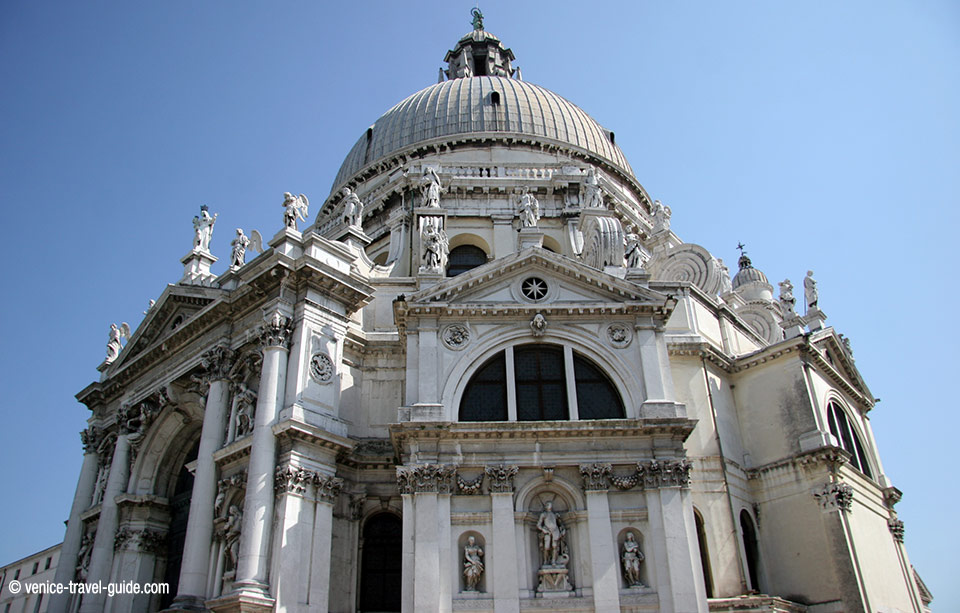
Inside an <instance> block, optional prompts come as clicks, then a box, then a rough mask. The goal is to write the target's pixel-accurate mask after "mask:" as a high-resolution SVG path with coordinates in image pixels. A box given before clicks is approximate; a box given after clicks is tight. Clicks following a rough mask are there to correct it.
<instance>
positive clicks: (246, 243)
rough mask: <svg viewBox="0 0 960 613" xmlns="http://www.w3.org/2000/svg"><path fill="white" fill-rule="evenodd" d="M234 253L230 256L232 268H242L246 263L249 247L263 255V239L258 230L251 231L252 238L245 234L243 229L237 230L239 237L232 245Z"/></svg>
mask: <svg viewBox="0 0 960 613" xmlns="http://www.w3.org/2000/svg"><path fill="white" fill-rule="evenodd" d="M230 244H231V245H232V246H233V253H231V255H230V268H240V267H241V266H243V265H244V264H245V263H246V261H247V260H246V258H247V247H251V248H252V249H253V250H254V251H256V252H257V253H263V237H262V236H260V233H259V232H257V231H256V230H251V231H250V236H247V235H246V234H244V233H243V228H237V237H236V238H235V239H233V241H232V242H231V243H230Z"/></svg>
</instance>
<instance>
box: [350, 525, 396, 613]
mask: <svg viewBox="0 0 960 613" xmlns="http://www.w3.org/2000/svg"><path fill="white" fill-rule="evenodd" d="M402 554H403V524H402V522H401V521H400V518H399V517H397V516H396V515H395V514H393V513H389V512H381V513H376V514H374V515H371V516H370V517H369V518H368V519H367V521H366V522H364V524H363V532H362V536H361V539H360V590H359V593H358V601H359V602H358V608H357V610H358V611H360V612H361V613H364V612H373V611H376V612H378V613H380V612H388V611H390V612H393V611H397V612H399V611H400V591H401V586H402V574H403V558H402Z"/></svg>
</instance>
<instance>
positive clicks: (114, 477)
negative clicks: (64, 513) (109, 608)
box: [80, 430, 130, 613]
mask: <svg viewBox="0 0 960 613" xmlns="http://www.w3.org/2000/svg"><path fill="white" fill-rule="evenodd" d="M129 436H130V435H129V433H127V432H126V431H124V430H121V432H120V435H119V436H118V437H117V443H116V446H115V447H114V449H113V461H112V462H111V463H110V476H109V477H107V487H106V490H105V491H104V494H103V502H102V503H101V505H100V517H99V518H98V520H97V536H96V538H94V541H93V553H92V554H91V555H90V569H89V570H88V572H87V583H88V584H96V583H98V582H99V583H102V584H103V585H104V586H106V584H107V583H109V582H110V573H111V571H112V569H113V546H114V539H115V537H116V533H117V523H118V521H119V513H118V509H117V496H119V495H120V494H122V493H123V492H124V491H125V490H126V489H127V480H128V479H129V475H130V439H129ZM106 598H107V594H106V591H104V592H102V593H100V594H86V595H84V597H83V601H82V602H81V604H80V613H100V612H101V611H103V608H104V605H105V604H106Z"/></svg>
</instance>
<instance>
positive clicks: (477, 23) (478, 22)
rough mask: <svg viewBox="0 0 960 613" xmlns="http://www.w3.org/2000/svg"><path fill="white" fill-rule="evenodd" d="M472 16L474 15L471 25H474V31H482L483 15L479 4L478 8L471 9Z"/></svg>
mask: <svg viewBox="0 0 960 613" xmlns="http://www.w3.org/2000/svg"><path fill="white" fill-rule="evenodd" d="M470 14H471V15H473V21H471V23H472V24H473V29H474V30H482V29H483V13H481V12H480V3H479V2H478V3H477V6H476V7H474V8H472V9H470Z"/></svg>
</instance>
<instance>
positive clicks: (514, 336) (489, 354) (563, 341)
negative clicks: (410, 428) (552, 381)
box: [441, 326, 645, 421]
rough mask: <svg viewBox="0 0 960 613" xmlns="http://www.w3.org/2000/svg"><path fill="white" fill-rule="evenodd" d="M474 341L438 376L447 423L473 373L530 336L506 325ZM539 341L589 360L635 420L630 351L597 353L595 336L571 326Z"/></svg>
mask: <svg viewBox="0 0 960 613" xmlns="http://www.w3.org/2000/svg"><path fill="white" fill-rule="evenodd" d="M477 341H478V342H477V343H476V344H475V345H471V346H470V347H469V348H468V349H467V350H465V351H461V352H458V353H457V355H456V356H455V357H456V362H454V363H453V364H451V365H450V367H449V369H446V370H444V371H443V372H442V373H441V374H442V379H443V381H444V382H445V383H444V387H443V389H442V392H441V398H442V402H443V405H444V407H445V410H446V415H447V419H449V420H450V421H457V419H458V416H459V411H460V404H461V401H462V399H463V395H464V392H465V391H466V388H467V385H468V384H469V383H470V380H471V378H472V377H473V374H474V373H475V372H477V370H478V369H479V368H480V367H482V366H483V365H485V364H486V363H487V361H488V360H490V359H491V358H493V357H494V356H495V355H496V354H497V353H498V352H501V351H503V350H505V349H506V348H507V347H511V346H517V345H523V344H526V343H530V341H531V336H530V334H529V331H528V330H525V329H524V327H522V326H506V327H504V328H502V329H501V330H499V331H497V332H494V333H488V334H487V335H484V336H483V337H481V338H480V339H477ZM542 342H543V343H544V344H556V345H561V346H569V347H570V348H571V349H572V350H573V351H574V352H577V353H579V354H580V355H581V356H583V357H585V358H587V359H588V360H590V362H592V363H593V364H594V365H595V366H596V367H597V368H599V369H600V370H601V371H602V372H603V373H604V374H605V376H606V377H607V378H608V379H609V380H610V383H611V384H612V385H613V388H614V389H615V390H616V392H617V394H618V395H619V397H620V400H621V402H622V404H623V407H624V412H625V414H626V416H627V417H628V418H629V417H636V415H637V407H639V406H640V405H641V404H642V403H643V400H644V398H645V387H644V381H643V374H642V372H641V371H640V369H639V368H638V367H637V363H636V361H635V358H636V354H634V353H633V352H630V351H615V352H611V351H609V350H608V349H605V348H602V347H601V348H600V350H599V351H598V341H597V338H596V336H590V335H589V333H588V332H586V331H584V330H582V329H579V328H573V327H565V328H559V329H554V330H551V329H549V328H548V330H547V334H546V335H545V336H544V337H543V338H542ZM631 358H633V360H632V361H631Z"/></svg>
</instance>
